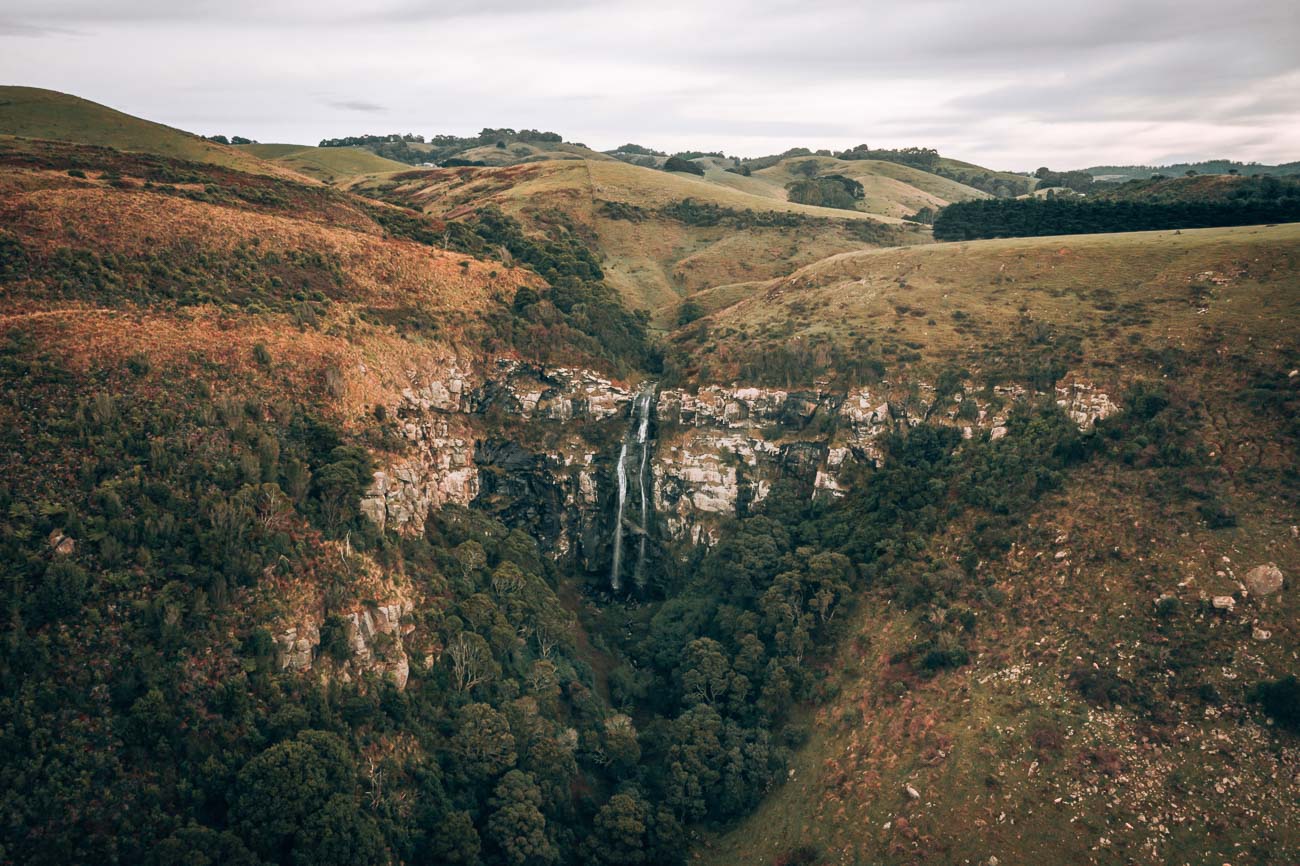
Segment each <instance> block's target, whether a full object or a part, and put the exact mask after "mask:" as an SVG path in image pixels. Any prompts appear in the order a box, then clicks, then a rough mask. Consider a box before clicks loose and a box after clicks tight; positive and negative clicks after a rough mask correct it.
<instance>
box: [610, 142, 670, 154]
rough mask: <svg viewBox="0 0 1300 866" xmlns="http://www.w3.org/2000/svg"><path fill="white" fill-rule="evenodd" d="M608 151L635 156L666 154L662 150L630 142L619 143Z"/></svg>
mask: <svg viewBox="0 0 1300 866" xmlns="http://www.w3.org/2000/svg"><path fill="white" fill-rule="evenodd" d="M609 153H630V154H634V155H636V156H667V155H668V154H667V153H665V152H664V151H662V150H655V149H654V148H651V147H644V146H643V145H640V144H631V143H628V144H623V145H620V146H618V147H616V148H614V149H613V150H611V151H609Z"/></svg>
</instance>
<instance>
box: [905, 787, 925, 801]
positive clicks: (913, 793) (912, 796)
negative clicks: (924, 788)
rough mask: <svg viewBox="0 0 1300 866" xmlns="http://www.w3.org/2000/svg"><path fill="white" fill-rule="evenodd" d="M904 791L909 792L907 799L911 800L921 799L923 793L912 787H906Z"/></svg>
mask: <svg viewBox="0 0 1300 866" xmlns="http://www.w3.org/2000/svg"><path fill="white" fill-rule="evenodd" d="M903 790H904V791H906V792H907V798H908V799H909V800H919V799H921V792H920V791H918V790H916V789H915V788H913V787H912V786H911V785H904V786H903Z"/></svg>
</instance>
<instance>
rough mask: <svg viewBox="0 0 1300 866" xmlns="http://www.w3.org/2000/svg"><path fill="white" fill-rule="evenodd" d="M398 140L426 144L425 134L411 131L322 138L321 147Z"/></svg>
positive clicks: (394, 141) (358, 145) (363, 144)
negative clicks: (401, 133) (403, 133)
mask: <svg viewBox="0 0 1300 866" xmlns="http://www.w3.org/2000/svg"><path fill="white" fill-rule="evenodd" d="M397 142H406V143H408V144H409V143H411V142H416V143H418V144H424V136H423V135H415V134H413V133H409V132H408V133H406V134H405V135H400V134H398V133H391V134H389V135H349V136H346V137H344V138H325V139H322V140H321V143H320V147H365V146H367V145H373V144H386V143H397Z"/></svg>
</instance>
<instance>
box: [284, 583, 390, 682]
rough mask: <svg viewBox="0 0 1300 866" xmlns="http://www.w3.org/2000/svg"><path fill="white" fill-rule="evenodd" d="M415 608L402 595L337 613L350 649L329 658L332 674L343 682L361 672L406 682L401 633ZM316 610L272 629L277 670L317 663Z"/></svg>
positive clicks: (305, 668)
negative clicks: (339, 657)
mask: <svg viewBox="0 0 1300 866" xmlns="http://www.w3.org/2000/svg"><path fill="white" fill-rule="evenodd" d="M413 609H414V606H413V605H412V603H411V602H410V601H409V600H407V599H405V598H398V599H393V600H390V601H386V602H382V603H378V604H370V605H359V606H358V607H356V608H354V609H353V610H350V611H347V612H346V613H344V614H343V615H342V616H341V619H340V626H341V627H342V628H343V629H344V630H345V635H344V638H345V640H346V642H347V648H348V655H347V657H346V659H344V660H341V661H331V665H332V670H333V671H334V672H335V675H336V676H338V678H339V679H341V680H343V681H344V682H349V681H351V680H352V679H353V678H355V677H357V676H360V675H362V674H378V675H379V676H383V677H388V678H389V679H391V680H392V681H393V683H394V684H395V685H396V686H397V687H398V688H399V689H402V688H405V687H406V681H407V678H408V677H409V676H410V672H411V666H410V662H409V660H408V658H407V654H406V647H405V645H404V643H403V637H404V636H405V635H408V634H410V633H411V631H413V630H414V626H412V625H410V624H409V623H407V624H404V623H403V622H402V619H403V618H404V617H406V616H407V615H408V614H410V613H411V611H412V610H413ZM323 625H324V623H323V622H322V621H320V619H319V618H317V617H316V616H314V615H307V616H304V617H303V618H302V619H301V620H300V621H299V622H298V623H297V624H296V625H292V626H287V627H284V628H282V629H281V630H280V631H279V632H277V633H276V634H274V635H273V639H274V641H275V650H276V660H277V663H278V664H279V667H280V670H293V671H299V672H304V671H308V670H312V669H314V668H316V667H317V666H318V665H319V660H320V653H321V649H320V644H321V627H322V626H323Z"/></svg>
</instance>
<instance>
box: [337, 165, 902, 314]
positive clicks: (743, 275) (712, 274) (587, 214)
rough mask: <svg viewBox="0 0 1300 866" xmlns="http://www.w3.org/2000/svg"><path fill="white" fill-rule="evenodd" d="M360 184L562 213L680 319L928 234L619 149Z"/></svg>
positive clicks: (626, 287) (442, 199)
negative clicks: (646, 164) (733, 290)
mask: <svg viewBox="0 0 1300 866" xmlns="http://www.w3.org/2000/svg"><path fill="white" fill-rule="evenodd" d="M729 177H732V176H730V175H729ZM354 188H355V189H357V190H359V191H362V192H365V193H367V194H370V195H374V196H377V197H380V198H382V199H384V200H386V201H391V202H395V203H400V204H404V205H407V206H410V207H415V208H418V209H421V210H423V211H425V212H427V213H430V214H434V215H438V216H442V217H446V218H452V219H454V218H457V217H459V216H461V215H465V214H469V213H472V212H473V211H474V210H475V209H477V208H479V207H482V206H484V205H493V206H496V207H500V208H501V209H502V210H504V211H505V212H507V213H510V214H513V215H516V216H518V217H520V218H521V219H523V220H525V222H527V223H528V224H530V225H532V226H533V227H534V228H536V229H537V230H539V231H545V230H546V226H547V224H548V223H554V222H555V221H556V220H560V221H563V222H565V223H567V224H570V225H572V226H574V227H575V228H577V229H578V230H579V231H580V232H581V233H583V234H584V235H585V236H586V237H588V238H589V239H590V241H591V243H592V244H593V245H594V246H595V247H596V249H598V250H599V252H600V253H601V254H602V256H603V258H602V260H601V266H602V268H604V270H605V272H606V276H607V279H608V280H609V282H610V284H611V285H613V286H615V287H617V288H618V289H619V291H620V292H621V293H622V296H623V298H624V300H625V302H626V303H628V304H629V305H630V306H632V307H634V308H641V309H648V310H650V311H651V312H652V313H653V314H654V315H655V316H656V319H657V321H659V322H660V323H666V322H669V321H671V318H672V315H673V312H674V311H675V310H676V308H677V305H678V304H679V303H680V300H681V299H682V298H683V297H685V296H688V295H689V294H691V293H692V292H695V291H698V290H700V289H703V288H706V287H709V286H713V285H719V284H723V283H731V282H738V281H746V280H754V279H764V278H771V277H773V276H778V275H782V274H786V273H789V272H790V271H792V270H794V269H795V268H797V267H800V266H802V265H804V264H808V263H810V262H812V261H815V260H816V259H818V258H820V257H824V256H826V255H830V254H833V253H836V252H841V251H845V250H851V249H861V248H863V247H864V246H871V245H880V244H896V243H910V242H917V241H921V240H925V239H926V236H925V234H924V232H923V230H921V229H920V227H917V226H913V225H910V224H902V223H901V221H900V220H898V219H896V218H890V217H884V216H879V217H873V216H870V215H868V214H865V213H860V212H851V211H841V210H833V209H829V208H816V207H808V206H805V205H799V204H793V203H790V202H787V201H785V200H784V199H783V198H779V199H778V198H776V197H773V196H769V195H760V194H756V193H755V192H750V191H746V190H743V189H737V188H730V187H724V186H721V185H719V184H717V183H713V182H711V181H710V179H709V178H707V177H706V178H699V177H694V176H691V175H684V174H679V173H669V172H662V171H656V170H654V169H647V168H640V167H637V166H632V165H627V164H625V163H621V162H617V161H614V160H607V161H599V162H595V161H587V160H580V161H551V162H543V163H535V164H527V165H517V166H510V167H504V168H487V169H482V168H454V169H438V170H422V171H412V172H408V173H405V174H401V175H394V176H389V177H384V178H374V179H370V180H366V181H363V182H359V183H357V184H355V185H354ZM686 202H690V203H691V204H690V205H685V204H684V203H686ZM700 208H704V209H705V210H704V211H701V210H700ZM738 229H741V230H738Z"/></svg>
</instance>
